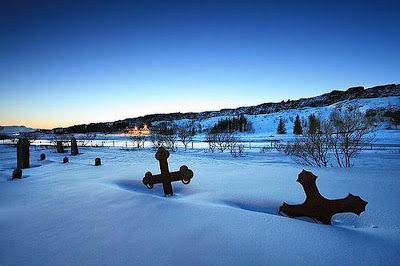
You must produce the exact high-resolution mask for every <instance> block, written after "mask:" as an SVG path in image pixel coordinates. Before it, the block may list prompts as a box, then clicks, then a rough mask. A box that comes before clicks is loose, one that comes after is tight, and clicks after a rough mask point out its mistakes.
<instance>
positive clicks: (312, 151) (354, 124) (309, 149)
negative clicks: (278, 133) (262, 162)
mask: <svg viewBox="0 0 400 266" xmlns="http://www.w3.org/2000/svg"><path fill="white" fill-rule="evenodd" d="M313 119H314V120H315V121H316V122H315V123H314V124H318V127H317V128H316V127H314V126H313V125H312V124H313V123H309V124H308V125H306V124H305V125H304V128H305V130H303V134H301V135H300V136H296V137H295V139H294V142H293V143H287V144H280V145H278V146H277V149H278V150H280V151H284V152H285V153H286V154H289V155H292V156H294V157H297V158H299V159H301V161H303V162H304V163H306V164H307V165H312V166H319V167H326V166H327V165H328V163H329V155H330V154H333V156H334V157H335V159H336V162H337V164H338V165H339V167H351V166H353V163H352V159H353V158H355V157H356V156H357V155H358V154H359V153H360V152H361V151H362V150H363V149H364V148H365V147H366V146H367V145H369V144H370V143H371V141H372V140H373V139H374V134H373V127H372V126H370V125H369V123H368V121H367V120H366V118H365V116H364V115H363V114H362V113H361V112H360V111H359V108H358V107H357V106H350V107H347V108H345V109H336V110H335V111H333V112H332V113H331V114H330V116H329V118H328V119H322V118H318V117H313ZM310 125H311V126H312V128H311V129H310V128H309V126H310Z"/></svg>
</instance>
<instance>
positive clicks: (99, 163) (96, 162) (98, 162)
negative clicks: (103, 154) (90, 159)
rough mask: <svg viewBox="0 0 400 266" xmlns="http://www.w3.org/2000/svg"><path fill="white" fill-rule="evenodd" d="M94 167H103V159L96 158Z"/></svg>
mask: <svg viewBox="0 0 400 266" xmlns="http://www.w3.org/2000/svg"><path fill="white" fill-rule="evenodd" d="M94 165H95V166H99V165H101V159H100V158H96V159H95V160H94Z"/></svg>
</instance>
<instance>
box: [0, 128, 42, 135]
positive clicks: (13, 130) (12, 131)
mask: <svg viewBox="0 0 400 266" xmlns="http://www.w3.org/2000/svg"><path fill="white" fill-rule="evenodd" d="M34 131H36V129H33V128H28V127H25V126H0V134H4V135H12V134H15V133H20V132H34Z"/></svg>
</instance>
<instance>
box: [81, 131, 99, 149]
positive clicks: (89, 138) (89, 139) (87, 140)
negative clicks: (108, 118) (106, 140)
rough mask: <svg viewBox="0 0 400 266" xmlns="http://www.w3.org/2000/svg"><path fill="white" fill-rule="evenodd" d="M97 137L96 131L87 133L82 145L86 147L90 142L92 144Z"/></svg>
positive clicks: (83, 137)
mask: <svg viewBox="0 0 400 266" xmlns="http://www.w3.org/2000/svg"><path fill="white" fill-rule="evenodd" d="M96 137H97V134H96V133H86V134H84V135H83V136H82V146H83V147H86V146H88V145H89V143H90V144H92V141H93V140H95V139H96Z"/></svg>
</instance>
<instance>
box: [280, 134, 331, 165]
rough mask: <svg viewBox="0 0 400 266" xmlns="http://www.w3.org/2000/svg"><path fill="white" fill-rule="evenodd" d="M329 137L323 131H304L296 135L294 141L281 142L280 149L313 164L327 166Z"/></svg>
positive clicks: (308, 163)
mask: <svg viewBox="0 0 400 266" xmlns="http://www.w3.org/2000/svg"><path fill="white" fill-rule="evenodd" d="M329 149H330V146H329V138H328V136H327V135H326V134H325V133H323V132H317V133H310V132H309V131H308V130H306V131H304V133H303V134H302V135H301V136H296V137H295V140H294V142H293V143H287V144H281V145H279V148H278V150H283V151H284V152H285V153H286V154H289V155H292V156H294V157H297V158H300V159H301V160H302V161H303V162H304V163H306V164H307V165H311V166H319V167H326V166H327V165H328V159H329V153H328V152H329Z"/></svg>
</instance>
